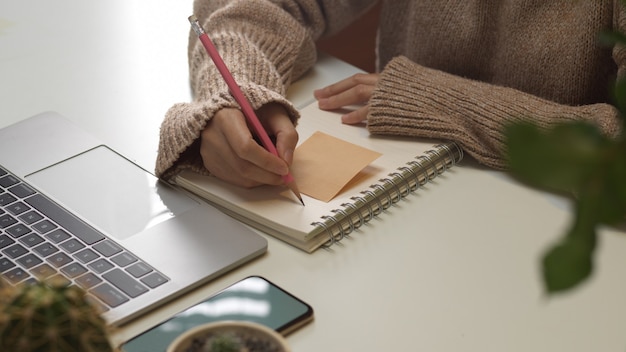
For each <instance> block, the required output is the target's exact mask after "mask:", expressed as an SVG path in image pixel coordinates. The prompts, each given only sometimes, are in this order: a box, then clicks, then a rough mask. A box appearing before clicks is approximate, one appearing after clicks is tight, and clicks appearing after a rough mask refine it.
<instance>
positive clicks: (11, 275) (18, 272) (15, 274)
mask: <svg viewBox="0 0 626 352" xmlns="http://www.w3.org/2000/svg"><path fill="white" fill-rule="evenodd" d="M2 275H3V276H4V277H5V278H6V279H7V280H8V281H9V282H10V283H12V284H17V283H18V282H20V281H22V280H25V279H27V278H29V277H30V276H29V275H28V273H27V272H26V271H24V269H22V268H19V267H18V268H15V269H13V270H10V271H7V272H6V273H4V274H2Z"/></svg>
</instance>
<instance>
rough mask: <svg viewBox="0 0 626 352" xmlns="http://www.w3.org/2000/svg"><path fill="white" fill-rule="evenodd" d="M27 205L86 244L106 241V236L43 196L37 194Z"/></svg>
mask: <svg viewBox="0 0 626 352" xmlns="http://www.w3.org/2000/svg"><path fill="white" fill-rule="evenodd" d="M26 203H28V204H29V205H30V206H31V207H33V208H35V209H37V210H38V211H39V212H41V213H43V214H45V215H47V216H48V217H49V218H50V219H52V220H53V221H54V222H56V223H57V224H59V225H61V227H63V228H65V229H67V230H68V231H69V232H71V233H73V234H74V235H75V236H76V237H78V238H80V239H81V240H82V241H83V242H85V243H86V244H94V243H96V242H99V241H102V240H103V239H104V235H102V234H101V233H100V232H98V231H96V230H95V229H94V228H92V227H91V226H89V225H87V224H85V223H84V222H82V221H81V220H79V219H78V218H76V217H75V216H74V215H72V214H70V213H69V212H68V211H67V210H65V209H63V208H61V207H59V206H58V205H57V204H56V203H54V202H52V201H51V200H49V199H47V198H46V197H44V196H42V195H41V194H35V195H33V196H31V197H29V198H27V199H26Z"/></svg>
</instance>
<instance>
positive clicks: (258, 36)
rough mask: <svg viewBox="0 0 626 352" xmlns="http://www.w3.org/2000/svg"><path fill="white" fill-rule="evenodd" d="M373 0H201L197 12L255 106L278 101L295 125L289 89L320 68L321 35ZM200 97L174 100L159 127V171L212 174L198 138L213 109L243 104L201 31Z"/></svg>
mask: <svg viewBox="0 0 626 352" xmlns="http://www.w3.org/2000/svg"><path fill="white" fill-rule="evenodd" d="M368 3H372V1H362V0H360V1H345V2H341V3H336V2H334V1H332V0H328V1H315V0H291V1H290V0H211V1H208V0H196V1H195V2H194V14H195V15H196V17H198V19H199V21H200V23H201V25H202V26H203V27H204V29H205V31H206V32H207V34H208V35H209V37H210V38H211V40H212V41H213V43H214V44H215V46H216V47H217V49H218V51H219V52H220V55H221V56H222V58H223V59H224V62H225V63H226V65H227V66H228V67H229V70H230V71H231V73H232V74H233V76H234V78H235V81H237V83H238V84H239V86H240V88H241V90H242V92H243V93H244V95H245V96H246V98H247V99H248V101H249V102H250V104H251V105H252V108H253V109H255V110H256V109H258V108H260V107H261V106H263V105H265V104H267V103H269V102H276V103H279V104H281V105H283V106H284V107H285V108H286V110H287V112H288V114H289V115H290V117H291V118H292V120H293V121H294V123H295V122H296V121H297V119H298V117H299V115H298V111H297V110H296V109H295V108H294V107H293V106H292V104H291V103H290V102H289V101H288V100H287V99H286V98H285V93H286V89H287V87H289V85H290V83H291V82H292V81H293V80H295V79H297V78H298V77H299V76H301V75H302V74H303V73H304V72H305V71H306V70H308V69H309V68H310V67H312V66H313V64H314V63H315V60H316V49H315V40H316V39H317V38H319V37H321V36H323V35H325V34H328V33H331V32H334V31H337V30H339V29H340V28H342V27H343V26H345V25H346V24H347V23H349V22H350V21H351V19H352V18H354V17H355V16H356V15H357V14H358V13H360V11H361V10H362V9H361V8H366V7H367V5H368ZM188 55H189V75H190V83H191V88H192V93H193V100H192V102H189V103H179V104H175V105H174V106H172V107H171V108H170V109H169V110H168V111H167V113H166V115H165V119H164V120H163V122H162V125H161V130H160V142H159V150H158V155H157V163H156V170H155V171H156V174H157V176H159V177H163V178H169V177H170V176H172V175H174V174H175V173H176V172H177V171H178V170H180V169H184V168H188V169H189V168H190V169H193V170H195V171H197V172H201V173H206V172H207V171H206V169H205V168H204V166H203V164H202V160H201V158H200V155H199V152H198V146H199V143H198V139H199V136H200V134H201V132H202V130H203V129H204V128H205V127H206V126H207V124H208V122H209V121H210V119H211V118H212V117H213V115H214V114H215V113H216V112H217V111H219V110H220V109H222V108H226V107H233V108H238V105H237V104H236V102H235V101H234V99H233V98H232V96H231V95H230V94H229V91H228V87H227V86H226V84H225V82H224V80H223V79H222V77H221V76H220V74H219V72H218V71H217V69H216V67H215V65H214V64H213V62H212V61H211V59H210V58H209V57H208V56H207V54H206V52H205V49H204V47H203V46H202V44H201V42H200V41H199V40H198V38H197V36H196V35H195V33H193V32H191V33H190V37H189V53H188Z"/></svg>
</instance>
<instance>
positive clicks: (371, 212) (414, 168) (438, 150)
mask: <svg viewBox="0 0 626 352" xmlns="http://www.w3.org/2000/svg"><path fill="white" fill-rule="evenodd" d="M452 148H455V149H456V150H452ZM455 152H456V153H455ZM462 159H463V150H462V149H461V148H460V147H459V146H458V145H457V144H456V143H450V144H440V145H437V146H436V147H435V148H433V149H431V150H428V151H426V152H425V153H424V154H423V155H420V156H417V157H415V160H411V161H409V162H407V163H406V165H403V166H400V167H398V168H397V170H396V171H395V172H392V173H390V174H388V175H387V177H384V178H381V179H379V180H378V181H379V182H380V183H376V184H372V185H370V186H369V189H365V190H363V191H361V192H359V193H360V194H361V196H353V197H350V200H352V203H342V204H341V206H342V207H343V209H333V210H331V211H332V212H333V213H334V214H335V215H324V216H321V219H323V220H324V221H320V222H313V223H311V225H313V226H320V227H322V228H323V230H324V231H325V232H326V233H327V235H328V240H327V241H326V242H325V243H324V244H323V245H322V247H324V248H328V247H331V246H332V245H333V244H335V243H337V242H340V241H341V240H343V239H344V238H345V237H349V236H348V235H349V234H350V233H352V232H354V231H355V230H356V229H358V228H360V227H361V226H363V225H364V224H366V223H367V222H369V221H370V220H372V219H373V218H374V217H377V216H378V215H379V214H381V213H382V212H383V211H385V210H386V209H388V208H389V207H390V206H391V205H393V204H396V203H398V202H399V201H400V200H402V199H404V198H405V197H407V196H408V195H409V194H411V193H413V192H414V191H416V190H417V189H419V188H420V187H421V186H423V185H425V184H426V183H428V182H430V181H432V180H433V179H435V178H436V177H437V176H439V175H441V174H442V173H444V172H445V171H446V170H448V169H449V168H451V167H452V166H454V165H456V163H457V162H458V161H460V160H462ZM439 163H441V164H439ZM411 180H414V181H415V184H414V185H413V184H412V183H411ZM401 185H402V186H403V187H402V186H401ZM403 188H404V189H403ZM394 190H395V192H396V193H395V196H392V192H393V191H394ZM383 199H386V202H385V201H383ZM353 217H358V221H356V222H355V220H354V219H353ZM329 223H330V224H329ZM346 223H347V225H348V227H347V229H344V225H346ZM335 227H337V228H338V230H337V233H334V232H333V231H332V229H333V228H335Z"/></svg>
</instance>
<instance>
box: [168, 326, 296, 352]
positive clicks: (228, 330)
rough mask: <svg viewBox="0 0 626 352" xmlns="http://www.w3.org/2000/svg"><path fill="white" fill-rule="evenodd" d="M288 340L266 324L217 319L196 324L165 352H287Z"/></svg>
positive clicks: (288, 350) (288, 349) (288, 351)
mask: <svg viewBox="0 0 626 352" xmlns="http://www.w3.org/2000/svg"><path fill="white" fill-rule="evenodd" d="M290 351H291V349H290V348H289V346H288V344H287V341H286V340H285V338H284V337H283V336H282V335H281V334H279V333H278V332H276V331H274V330H272V329H270V328H269V327H266V326H265V325H262V324H258V323H253V322H248V321H219V322H213V323H207V324H203V325H200V326H197V327H195V328H193V329H190V330H188V331H186V332H185V333H183V334H181V335H180V336H179V337H178V338H176V339H175V340H174V341H172V343H171V344H170V346H169V347H168V349H167V352H290Z"/></svg>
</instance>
